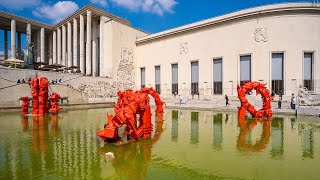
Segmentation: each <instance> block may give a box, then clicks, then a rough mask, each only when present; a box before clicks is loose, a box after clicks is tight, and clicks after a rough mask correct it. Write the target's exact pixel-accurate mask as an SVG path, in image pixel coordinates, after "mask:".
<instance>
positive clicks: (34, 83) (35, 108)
mask: <svg viewBox="0 0 320 180" xmlns="http://www.w3.org/2000/svg"><path fill="white" fill-rule="evenodd" d="M30 85H31V96H32V114H38V112H39V99H38V97H39V79H38V75H36V77H34V78H33V79H32V80H31V81H30Z"/></svg>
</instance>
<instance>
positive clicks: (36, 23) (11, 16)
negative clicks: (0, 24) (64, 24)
mask: <svg viewBox="0 0 320 180" xmlns="http://www.w3.org/2000/svg"><path fill="white" fill-rule="evenodd" d="M0 16H1V17H5V18H8V19H14V20H16V21H19V22H22V23H26V24H27V23H29V24H31V25H32V26H38V27H43V28H46V29H52V28H53V26H51V25H49V24H45V23H42V22H39V21H35V20H32V19H28V18H25V17H22V16H18V15H14V14H11V13H8V12H5V11H0Z"/></svg>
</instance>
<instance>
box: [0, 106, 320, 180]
mask: <svg viewBox="0 0 320 180" xmlns="http://www.w3.org/2000/svg"><path fill="white" fill-rule="evenodd" d="M106 111H108V112H109V113H112V111H113V110H112V109H107V110H105V109H91V110H77V111H68V112H64V113H61V114H59V116H46V117H43V118H41V117H26V118H22V117H21V116H20V114H18V113H0V137H1V138H0V179H31V178H32V179H320V177H319V176H320V175H319V173H318V172H319V167H320V119H319V118H316V117H298V118H296V117H294V116H286V115H275V117H274V118H273V120H272V122H267V121H256V120H252V119H244V120H238V119H237V113H232V112H218V111H200V110H199V111H197V110H179V109H166V110H165V114H164V122H163V123H156V122H155V121H154V117H153V125H154V132H153V138H152V139H148V140H141V141H137V142H132V143H129V144H125V145H122V146H119V147H116V146H114V145H111V144H104V143H103V142H101V141H100V140H99V139H98V138H97V136H96V134H95V133H96V131H97V130H98V129H102V128H103V125H104V123H105V122H106V117H105V114H106ZM107 152H112V153H113V154H114V156H115V158H110V157H108V156H105V154H106V153H107Z"/></svg>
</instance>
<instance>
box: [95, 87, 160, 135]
mask: <svg viewBox="0 0 320 180" xmlns="http://www.w3.org/2000/svg"><path fill="white" fill-rule="evenodd" d="M149 94H150V95H151V96H152V97H153V98H154V99H155V103H156V106H157V107H156V111H155V112H156V115H157V119H158V121H162V116H163V108H162V106H163V104H164V103H163V101H162V100H161V99H160V96H159V94H158V93H157V92H156V91H155V90H154V89H153V88H143V89H141V90H140V91H136V92H133V91H132V90H126V91H124V92H121V91H119V92H118V102H117V104H115V105H114V111H115V116H113V115H108V123H107V124H106V125H105V128H104V129H103V130H100V131H98V132H97V134H98V136H99V137H100V138H102V139H104V140H117V138H118V128H120V127H121V126H123V125H126V126H127V131H128V132H129V134H130V137H131V138H134V139H139V138H141V137H143V138H148V137H150V136H151V132H152V123H151V115H152V114H151V110H150V105H149V102H150V98H149V97H148V95H149ZM137 114H139V115H140V117H139V126H137V118H136V115H137Z"/></svg>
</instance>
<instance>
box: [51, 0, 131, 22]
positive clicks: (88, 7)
mask: <svg viewBox="0 0 320 180" xmlns="http://www.w3.org/2000/svg"><path fill="white" fill-rule="evenodd" d="M88 10H90V11H92V13H94V14H99V15H102V16H105V17H107V18H110V19H112V20H114V21H117V22H120V23H122V24H125V25H129V26H130V21H128V20H126V19H123V18H121V17H119V16H116V15H113V14H111V13H108V12H107V11H104V10H102V9H100V8H97V7H95V6H93V5H91V4H88V5H86V6H84V7H83V8H81V9H78V10H77V11H76V12H74V13H72V14H71V15H69V16H68V17H66V18H64V19H63V20H61V21H59V22H58V23H57V24H55V25H53V27H54V28H58V27H60V26H62V25H64V24H67V22H68V21H72V20H73V19H74V18H79V15H80V14H83V15H86V12H87V11H88Z"/></svg>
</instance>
